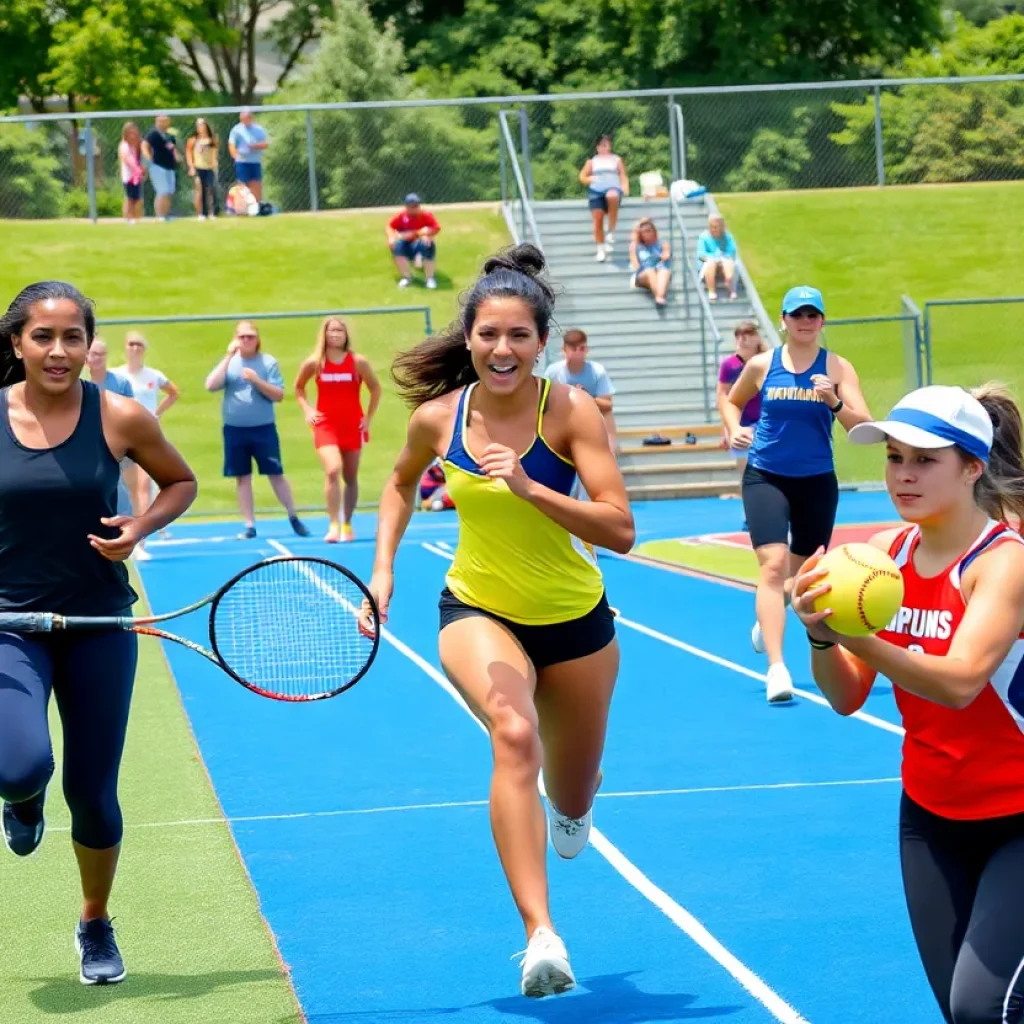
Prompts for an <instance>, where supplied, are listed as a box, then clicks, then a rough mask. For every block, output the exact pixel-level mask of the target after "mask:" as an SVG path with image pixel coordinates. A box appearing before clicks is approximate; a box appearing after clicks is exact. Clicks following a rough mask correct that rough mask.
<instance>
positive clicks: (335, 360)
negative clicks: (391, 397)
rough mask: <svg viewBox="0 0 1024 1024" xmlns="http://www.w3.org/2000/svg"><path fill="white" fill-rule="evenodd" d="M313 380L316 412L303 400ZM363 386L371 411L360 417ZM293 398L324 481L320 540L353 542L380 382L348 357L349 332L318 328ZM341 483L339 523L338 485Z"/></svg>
mask: <svg viewBox="0 0 1024 1024" xmlns="http://www.w3.org/2000/svg"><path fill="white" fill-rule="evenodd" d="M314 377H315V378H316V389H317V398H316V406H315V407H314V406H312V405H311V404H310V403H309V400H308V399H307V398H306V385H307V384H308V383H309V381H310V380H311V379H312V378H314ZM364 384H365V385H366V388H367V390H368V391H369V392H370V406H369V408H368V409H367V410H366V412H365V413H364V412H363V406H362V402H361V401H360V397H359V396H360V391H361V389H362V387H363V385H364ZM295 397H296V398H297V399H298V401H299V405H300V406H301V408H302V412H303V415H304V416H305V417H306V422H307V423H308V424H309V425H310V426H311V427H312V428H313V444H314V445H315V447H316V453H317V455H319V456H320V462H321V463H322V464H323V467H324V477H325V478H326V485H325V495H326V498H327V514H328V517H329V518H330V525H329V526H328V528H327V535H326V536H325V537H324V540H325V541H327V543H328V544H336V543H337V542H338V541H340V540H346V541H347V540H353V539H354V537H355V534H354V533H353V531H352V513H353V512H354V511H355V507H356V502H357V501H358V498H359V455H360V453H361V452H362V448H363V445H364V444H366V443H367V442H368V441H369V440H370V423H371V422H372V420H373V417H374V414H375V413H376V412H377V406H378V405H379V404H380V382H379V381H378V380H377V375H376V374H375V373H374V372H373V367H372V366H371V365H370V363H369V360H367V358H366V357H365V356H362V355H359V354H358V353H356V352H353V351H352V345H351V338H350V336H349V332H348V326H347V325H346V324H345V322H344V321H343V320H339V319H337V317H328V318H327V319H326V320H325V321H324V322H323V323H322V324H321V325H320V333H319V334H318V335H317V339H316V348H315V349H314V350H313V354H312V355H311V356H310V357H309V358H308V359H306V360H305V361H304V362H303V364H302V366H300V367H299V375H298V376H297V377H296V378H295ZM342 481H344V483H345V500H344V518H342V494H341V482H342Z"/></svg>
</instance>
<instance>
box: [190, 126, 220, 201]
mask: <svg viewBox="0 0 1024 1024" xmlns="http://www.w3.org/2000/svg"><path fill="white" fill-rule="evenodd" d="M185 160H186V161H187V163H188V173H189V177H190V178H192V179H193V181H194V182H195V204H196V216H197V217H198V218H199V219H200V220H206V218H207V217H210V218H213V217H215V216H216V214H217V210H216V206H217V193H216V184H217V136H216V135H214V133H213V129H212V128H211V127H210V123H209V121H207V120H206V118H205V117H197V118H196V123H195V127H194V128H193V129H192V134H191V135H189V137H188V141H187V142H186V143H185Z"/></svg>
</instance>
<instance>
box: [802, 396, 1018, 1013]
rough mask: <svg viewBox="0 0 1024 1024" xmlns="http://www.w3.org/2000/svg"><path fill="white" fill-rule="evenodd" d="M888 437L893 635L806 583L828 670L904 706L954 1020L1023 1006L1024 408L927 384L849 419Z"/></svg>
mask: <svg viewBox="0 0 1024 1024" xmlns="http://www.w3.org/2000/svg"><path fill="white" fill-rule="evenodd" d="M850 440H851V441H853V442H854V443H860V444H871V443H874V442H882V441H884V442H885V443H886V447H887V451H888V461H887V465H886V474H885V475H886V485H887V487H888V490H889V495H890V497H891V498H892V501H893V504H894V505H895V506H896V510H897V512H899V515H900V518H901V519H903V520H904V522H906V523H908V524H910V525H908V526H902V527H900V528H899V529H896V530H887V531H884V532H882V533H879V534H877V535H876V536H875V537H874V538H873V539H872V543H874V544H875V545H876V546H877V547H880V548H883V549H884V550H886V551H888V552H889V553H890V554H891V555H892V557H893V558H894V560H895V561H896V564H897V565H898V566H899V567H900V571H901V572H902V574H903V580H904V585H905V595H904V599H903V606H902V607H901V608H900V610H899V611H898V612H897V613H896V615H894V616H893V619H892V621H891V622H890V623H889V625H888V626H887V627H886V628H885V629H884V630H882V632H880V633H879V634H878V635H877V636H868V637H846V636H840V635H839V634H838V633H835V632H834V631H833V630H831V629H830V628H829V626H828V616H829V614H830V613H829V612H828V611H827V610H825V611H822V612H815V611H814V601H815V599H816V598H817V597H818V596H819V595H821V594H826V593H827V592H828V589H829V588H828V586H827V585H824V584H822V583H821V578H822V574H821V572H820V571H819V570H817V569H816V564H817V561H818V559H819V558H820V556H821V553H820V552H819V553H818V554H816V555H814V556H813V557H812V558H811V559H809V560H808V561H807V562H806V563H805V564H804V566H803V567H802V568H801V570H800V573H799V574H798V575H797V577H796V579H795V581H794V587H793V593H794V601H793V608H794V610H795V611H796V612H797V614H798V615H799V616H800V618H801V619H802V620H803V622H804V624H805V626H806V627H807V634H808V637H809V639H810V643H811V648H812V652H811V668H812V671H813V673H814V679H815V682H816V683H817V684H818V686H819V687H820V688H821V691H822V693H823V694H824V695H825V696H826V697H827V698H828V700H829V703H830V704H831V705H832V707H833V708H834V709H835V710H836V711H838V712H839V713H840V714H841V715H849V714H852V713H853V712H854V711H856V710H857V709H858V708H860V707H861V706H862V705H863V704H864V702H865V700H866V699H867V697H868V694H869V693H870V691H871V687H872V685H873V683H874V681H875V676H876V674H878V673H881V674H882V675H884V676H886V677H888V678H889V679H890V680H891V681H892V683H893V690H894V692H895V695H896V701H897V704H898V705H899V709H900V712H901V714H902V716H903V723H904V726H905V728H906V738H905V740H904V744H903V770H902V776H903V795H902V799H901V804H900V858H901V861H902V868H903V885H904V890H905V893H906V899H907V907H908V909H909V912H910V921H911V925H912V927H913V930H914V937H915V939H916V941H917V947H918V951H919V953H920V956H921V960H922V963H923V964H924V969H925V972H926V974H927V976H928V981H929V982H930V984H931V987H932V991H933V992H934V993H935V998H936V999H937V1000H938V1003H939V1006H940V1008H941V1010H942V1014H943V1016H944V1018H945V1020H946V1021H947V1024H1020V1022H1021V1021H1024V881H1022V879H1024V541H1022V539H1021V537H1020V535H1019V534H1018V533H1016V532H1014V530H1013V529H1011V528H1010V527H1009V526H1008V525H1007V524H1008V521H1009V522H1015V523H1019V522H1020V520H1021V518H1022V516H1024V459H1022V455H1021V414H1020V411H1019V410H1018V408H1017V406H1016V405H1015V404H1014V402H1013V399H1012V398H1011V397H1010V396H1009V395H1008V394H1007V393H1006V392H1005V391H1004V390H1002V389H1000V388H998V387H994V386H991V385H989V386H986V387H984V388H981V389H979V390H977V391H974V392H973V393H971V394H968V393H967V392H966V391H963V390H962V389H960V388H955V387H944V386H934V387H926V388H920V389H919V390H917V391H913V392H911V393H910V394H909V395H907V396H906V397H905V398H903V399H902V400H901V401H900V402H899V403H898V404H897V405H896V407H895V408H894V409H893V411H892V413H891V414H890V415H889V417H888V419H886V420H884V421H882V422H880V423H863V424H860V425H858V426H855V427H854V428H853V429H852V430H851V431H850Z"/></svg>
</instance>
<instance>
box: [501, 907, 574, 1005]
mask: <svg viewBox="0 0 1024 1024" xmlns="http://www.w3.org/2000/svg"><path fill="white" fill-rule="evenodd" d="M515 955H516V956H520V955H522V957H523V959H522V960H521V961H520V962H519V965H520V967H522V969H523V981H522V985H521V986H520V990H521V991H522V993H523V995H524V996H529V997H530V998H531V999H543V998H544V996H553V995H558V994H559V993H560V992H568V991H569V989H572V988H575V987H576V978H575V977H574V976H573V973H572V968H571V967H570V966H569V954H568V953H567V952H566V949H565V943H564V942H562V940H561V939H560V938H559V937H558V936H557V935H556V934H555V933H554V932H553V931H552V930H551V929H550V928H545V927H544V926H543V925H542V926H541V927H540V928H538V929H537V930H536V931H535V932H534V933H533V935H531V936H530V943H529V945H528V946H527V947H526V950H525V951H524V953H523V954H519V953H516V954H515Z"/></svg>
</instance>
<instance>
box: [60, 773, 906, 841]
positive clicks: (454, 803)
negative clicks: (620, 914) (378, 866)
mask: <svg viewBox="0 0 1024 1024" xmlns="http://www.w3.org/2000/svg"><path fill="white" fill-rule="evenodd" d="M899 781H900V779H899V778H898V777H895V778H889V779H836V780H834V781H827V782H770V783H765V784H756V785H751V786H700V787H695V788H690V789H637V790H624V791H623V792H621V793H598V794H597V799H599V800H627V799H637V798H641V797H653V796H700V795H702V794H705V793H756V792H760V791H765V790H791V789H828V788H832V787H835V786H878V785H883V784H886V783H893V782H899ZM487 805H488V801H487V800H446V801H440V802H438V803H432V804H395V805H393V806H388V807H348V808H342V809H336V810H331V811H297V812H292V813H288V814H240V815H238V816H237V817H232V818H229V817H227V816H226V815H225V816H221V817H219V818H181V819H179V820H178V821H140V822H135V823H125V828H126V829H136V828H188V827H191V826H194V825H246V824H251V823H258V822H264V821H302V820H309V819H314V818H351V817H360V816H362V815H367V814H402V813H406V812H409V811H442V810H450V809H453V808H462V807H486V806H487ZM70 831H71V827H70V826H69V825H61V826H58V827H57V828H48V829H47V832H70Z"/></svg>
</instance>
